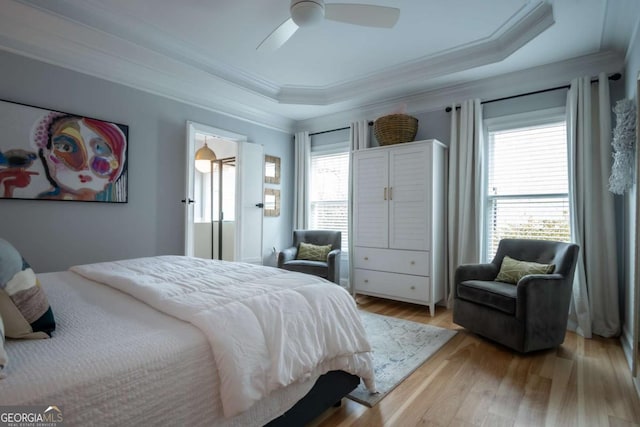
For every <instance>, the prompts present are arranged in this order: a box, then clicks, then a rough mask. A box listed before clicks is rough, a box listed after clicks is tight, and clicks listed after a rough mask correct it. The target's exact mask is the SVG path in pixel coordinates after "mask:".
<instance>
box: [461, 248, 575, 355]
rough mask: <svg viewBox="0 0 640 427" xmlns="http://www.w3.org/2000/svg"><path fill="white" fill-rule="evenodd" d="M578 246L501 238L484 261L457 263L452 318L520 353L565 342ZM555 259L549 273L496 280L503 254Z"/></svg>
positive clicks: (525, 258)
mask: <svg viewBox="0 0 640 427" xmlns="http://www.w3.org/2000/svg"><path fill="white" fill-rule="evenodd" d="M578 251H579V247H578V246H577V245H575V244H572V243H563V242H551V241H542V240H528V239H504V240H502V241H500V244H499V245H498V250H497V252H496V255H495V257H494V259H493V260H492V261H491V263H489V264H468V265H461V266H459V267H458V268H457V269H456V273H455V280H454V282H455V283H454V287H455V288H454V300H453V321H454V323H456V324H458V325H460V326H464V327H465V328H466V329H468V330H469V331H471V332H474V333H476V334H478V335H482V336H484V337H486V338H489V339H491V340H493V341H496V342H498V343H500V344H503V345H505V346H507V347H509V348H512V349H514V350H517V351H519V352H522V353H526V352H530V351H535V350H543V349H548V348H553V347H557V346H559V345H560V344H562V342H563V341H564V337H565V332H566V329H567V320H568V316H569V304H570V301H571V292H572V287H573V276H574V272H575V268H576V263H577V260H578ZM507 255H508V256H509V257H511V258H514V259H517V260H521V261H528V262H536V263H540V264H554V265H555V270H554V271H553V272H552V273H551V274H531V275H527V276H524V277H522V278H521V279H520V280H519V281H518V282H517V284H515V285H514V284H510V283H504V282H498V281H495V279H496V276H497V275H498V272H499V271H500V267H501V265H502V261H503V259H504V257H505V256H507Z"/></svg>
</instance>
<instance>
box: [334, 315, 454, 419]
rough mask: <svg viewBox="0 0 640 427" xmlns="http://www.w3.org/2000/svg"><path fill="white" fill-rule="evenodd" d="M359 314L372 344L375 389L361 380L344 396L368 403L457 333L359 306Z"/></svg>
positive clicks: (378, 400)
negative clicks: (372, 392) (370, 310)
mask: <svg viewBox="0 0 640 427" xmlns="http://www.w3.org/2000/svg"><path fill="white" fill-rule="evenodd" d="M360 317H361V318H362V323H363V325H364V328H365V330H366V331H367V336H368V337H369V341H370V342H371V347H373V367H374V371H375V378H376V388H377V389H378V393H375V394H371V393H370V392H369V391H368V390H367V389H366V388H365V387H364V385H363V384H362V383H360V385H359V386H358V388H356V389H355V390H354V391H352V392H351V393H350V394H349V395H348V396H347V397H348V398H350V399H351V400H355V401H356V402H358V403H361V404H363V405H366V406H368V407H372V406H374V405H375V404H376V403H378V402H380V400H382V398H384V397H385V396H386V395H387V394H388V393H389V392H390V391H391V390H393V389H394V388H396V387H397V386H398V385H399V384H400V383H401V382H402V381H404V379H405V378H407V377H408V376H409V375H410V374H411V373H412V372H413V371H415V370H416V369H418V368H419V367H420V365H422V364H423V363H424V362H425V361H426V360H427V359H428V358H429V357H431V356H432V355H433V354H434V353H435V352H436V351H438V350H439V349H440V348H441V347H442V346H443V345H445V344H446V343H447V341H449V340H450V339H451V338H453V337H454V335H455V334H456V331H452V330H449V329H445V328H439V327H437V326H431V325H425V324H423V323H417V322H410V321H408V320H402V319H396V318H394V317H389V316H381V315H379V314H373V313H369V312H366V311H364V310H360Z"/></svg>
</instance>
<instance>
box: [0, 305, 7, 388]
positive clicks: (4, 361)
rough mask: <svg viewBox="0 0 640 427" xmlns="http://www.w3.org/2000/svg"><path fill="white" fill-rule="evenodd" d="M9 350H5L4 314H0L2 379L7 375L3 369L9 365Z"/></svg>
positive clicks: (0, 368) (0, 367) (0, 371)
mask: <svg viewBox="0 0 640 427" xmlns="http://www.w3.org/2000/svg"><path fill="white" fill-rule="evenodd" d="M8 360H9V359H8V358H7V352H6V351H5V350H4V324H3V323H2V316H0V380H1V379H3V378H4V377H5V375H4V374H3V373H2V370H3V369H4V367H5V366H7V361H8Z"/></svg>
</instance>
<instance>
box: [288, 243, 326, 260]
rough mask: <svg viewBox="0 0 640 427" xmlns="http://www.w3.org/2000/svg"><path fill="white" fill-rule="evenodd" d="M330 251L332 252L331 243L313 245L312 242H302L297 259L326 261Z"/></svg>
mask: <svg viewBox="0 0 640 427" xmlns="http://www.w3.org/2000/svg"><path fill="white" fill-rule="evenodd" d="M329 252H331V245H312V244H311V243H304V242H300V244H299V245H298V255H297V256H296V259H306V260H309V261H324V262H326V261H327V255H329Z"/></svg>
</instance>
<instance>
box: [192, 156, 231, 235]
mask: <svg viewBox="0 0 640 427" xmlns="http://www.w3.org/2000/svg"><path fill="white" fill-rule="evenodd" d="M219 182H220V163H219V162H216V163H214V164H213V194H211V173H202V172H200V171H198V170H196V176H195V181H194V194H196V195H199V197H196V209H195V210H194V220H195V222H210V221H212V220H213V221H218V219H219V212H220V209H219V204H220V183H219ZM235 193H236V168H235V165H234V163H224V164H222V213H223V216H224V218H223V220H224V221H234V220H235V209H236V206H235V201H236V194H235ZM212 196H213V204H212V203H211V201H212ZM212 208H213V217H212V213H211V209H212Z"/></svg>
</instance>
